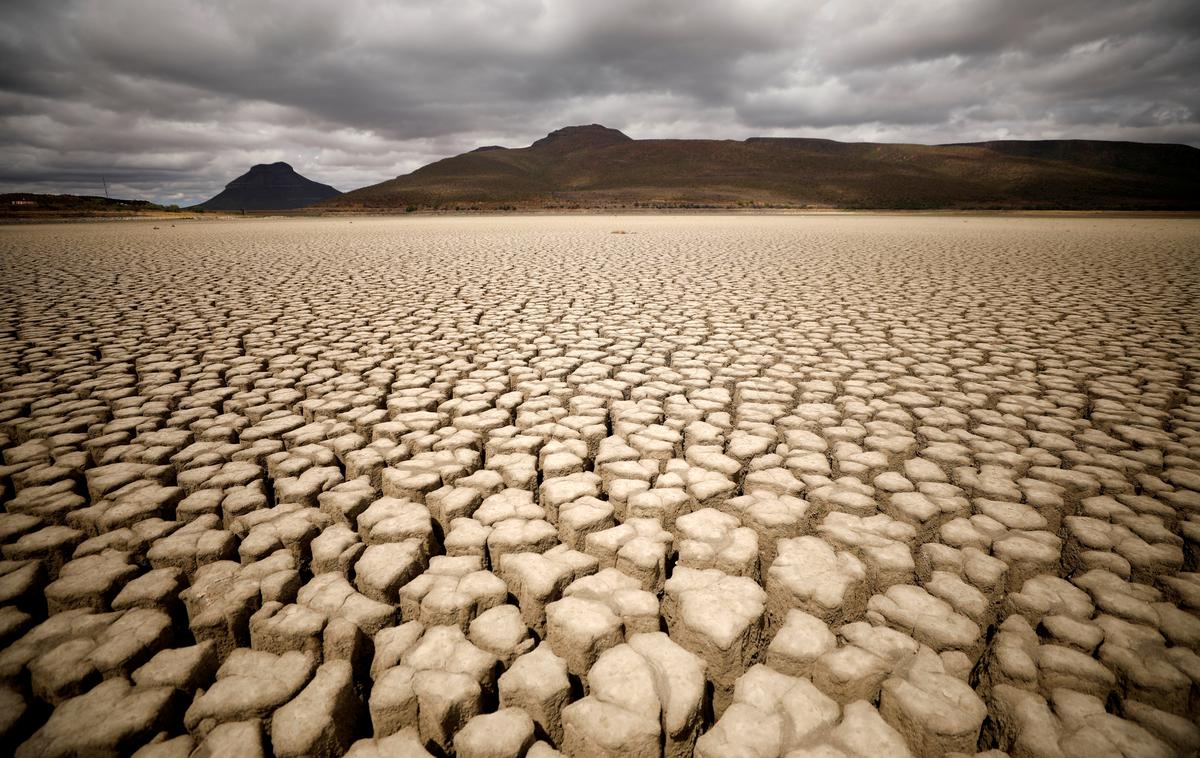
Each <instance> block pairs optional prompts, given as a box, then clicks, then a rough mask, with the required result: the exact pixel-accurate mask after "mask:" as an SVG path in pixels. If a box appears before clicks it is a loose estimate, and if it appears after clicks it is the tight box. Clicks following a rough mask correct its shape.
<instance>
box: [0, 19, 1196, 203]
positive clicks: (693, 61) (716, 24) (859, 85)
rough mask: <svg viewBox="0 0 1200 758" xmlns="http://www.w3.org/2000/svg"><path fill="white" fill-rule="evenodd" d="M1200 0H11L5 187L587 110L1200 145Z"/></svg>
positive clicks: (540, 125) (526, 125) (403, 138)
mask: <svg viewBox="0 0 1200 758" xmlns="http://www.w3.org/2000/svg"><path fill="white" fill-rule="evenodd" d="M1198 74H1200V4H1198V3H1196V2H1195V0H1056V2H1053V3H1047V2H1044V0H899V1H898V2H884V1H883V0H830V1H828V2H825V1H820V0H742V1H740V2H737V3H729V2H723V1H719V0H687V1H686V2H682V1H681V2H664V1H663V0H606V2H604V3H596V2H591V1H590V0H561V1H559V0H554V1H552V2H545V1H544V0H456V2H453V3H445V2H439V1H437V0H408V1H406V2H381V1H379V0H340V1H339V2H338V3H329V2H317V1H316V0H256V2H254V3H245V2H235V0H224V1H214V0H172V2H169V3H163V2H160V1H159V0H92V1H86V0H85V1H72V0H62V1H61V2H44V1H43V0H7V2H5V3H4V4H3V7H0V191H16V190H28V191H43V192H81V193H89V194H98V193H99V192H100V191H101V184H100V182H101V177H106V178H107V179H108V182H109V184H110V186H111V187H112V188H113V192H114V195H120V196H126V197H146V198H150V199H155V200H159V201H161V202H177V203H180V204H187V203H192V202H198V201H200V200H202V199H204V198H206V197H209V196H211V195H213V194H215V193H216V192H217V191H219V190H220V189H221V188H222V187H223V186H224V184H225V183H226V182H227V181H229V180H230V179H232V178H234V177H235V176H237V175H238V174H240V173H242V172H244V171H245V170H246V169H247V168H248V167H249V166H250V165H251V164H254V163H262V162H269V161H275V160H286V161H288V162H289V163H291V164H292V165H293V166H295V167H296V169H297V170H298V171H300V173H302V174H304V175H306V176H308V177H310V178H312V179H315V180H317V181H321V182H325V183H328V184H333V185H334V186H336V187H338V188H339V189H343V190H346V189H353V188H356V187H360V186H364V185H366V184H372V183H375V182H378V181H382V180H384V179H388V178H391V177H393V176H396V175H398V174H402V173H407V172H408V171H411V170H412V169H414V168H416V167H418V166H420V165H423V164H424V163H428V162H429V161H431V160H436V159H437V158H441V157H444V156H446V155H451V154H455V153H459V152H462V151H464V150H469V149H471V148H473V147H476V146H478V145H482V144H503V145H510V146H523V145H527V144H529V143H530V142H532V141H533V140H534V139H536V138H538V137H540V136H542V135H544V134H545V133H546V132H548V131H550V130H551V129H554V128H557V127H559V126H563V125H566V124H575V123H591V122H600V123H603V124H605V125H607V126H612V127H616V128H619V129H622V130H623V131H625V132H626V133H628V134H629V135H630V136H633V137H635V138H647V137H723V138H736V139H740V138H744V137H747V136H753V135H805V136H823V137H829V138H833V139H841V140H879V141H912V142H964V141H976V140H982V139H996V138H1013V139H1037V138H1092V139H1130V140H1143V141H1155V142H1184V143H1190V144H1193V145H1198V146H1200V75H1198Z"/></svg>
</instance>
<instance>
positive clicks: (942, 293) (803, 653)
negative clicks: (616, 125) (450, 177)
mask: <svg viewBox="0 0 1200 758" xmlns="http://www.w3.org/2000/svg"><path fill="white" fill-rule="evenodd" d="M618 230H619V231H622V232H628V233H625V234H613V233H612V232H614V231H618ZM1198 372H1200V222H1197V221H1190V220H1152V219H1112V218H1074V219H1067V218H1059V219H1055V218H1036V219H1029V218H1015V217H993V218H979V217H973V218H968V217H941V218H936V217H928V218H922V217H903V216H890V217H889V216H839V217H820V216H810V217H660V218H655V217H628V218H607V217H599V216H595V217H575V218H563V217H558V218H555V217H542V218H537V217H534V218H480V219H469V218H449V219H407V218H406V219H391V220H371V219H364V218H359V219H355V220H353V221H350V220H346V219H308V220H258V221H255V220H247V221H221V222H202V223H191V224H183V223H180V224H179V225H171V226H168V225H167V224H165V223H162V224H160V225H158V226H154V225H152V224H147V223H125V224H111V225H55V226H38V227H8V228H2V229H0V452H2V455H3V461H2V463H3V467H2V468H0V501H2V503H3V513H0V549H2V553H3V554H2V561H0V648H2V649H0V744H3V745H5V746H6V748H5V752H7V751H8V750H14V751H15V753H16V755H17V756H21V757H22V758H29V757H32V756H73V755H129V754H134V755H137V756H139V757H140V758H149V757H150V756H154V757H157V758H168V757H173V756H179V757H180V758H183V757H184V756H189V755H194V756H221V755H244V756H252V755H274V756H279V757H281V758H282V757H283V756H301V755H305V756H331V755H341V754H343V753H347V754H350V755H353V756H358V757H359V758H367V757H371V756H392V755H424V754H427V753H428V754H433V755H450V754H456V755H459V756H464V757H474V756H488V757H489V758H503V757H508V756H530V757H532V758H547V757H548V756H553V755H559V754H566V755H571V756H660V755H662V756H687V755H693V754H694V755H698V756H704V757H705V758H717V757H719V756H763V757H768V756H788V758H818V757H820V758H882V757H884V756H906V755H913V756H944V755H959V756H962V755H986V756H992V757H994V756H1001V755H1005V754H1007V755H1011V756H1030V757H1035V758H1054V757H1064V756H1071V757H1073V758H1074V757H1075V756H1087V758H1102V757H1103V756H1125V757H1129V758H1132V757H1133V756H1172V755H1177V756H1186V755H1195V754H1196V751H1197V749H1198V748H1200V728H1198V727H1197V726H1196V724H1197V720H1198V718H1200V566H1198V559H1200V373H1198Z"/></svg>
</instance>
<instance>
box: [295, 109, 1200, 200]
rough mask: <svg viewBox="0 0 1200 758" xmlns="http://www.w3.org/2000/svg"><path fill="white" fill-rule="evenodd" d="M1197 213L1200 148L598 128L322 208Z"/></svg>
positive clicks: (367, 190) (480, 153) (449, 163)
mask: <svg viewBox="0 0 1200 758" xmlns="http://www.w3.org/2000/svg"><path fill="white" fill-rule="evenodd" d="M563 207H592V208H621V207H626V208H628V207H649V208H670V207H733V208H736V207H811V208H896V209H922V208H944V209H956V208H960V209H984V208H995V209H1110V210H1123V209H1125V210H1128V209H1140V210H1185V209H1198V208H1200V150H1197V149H1196V148H1193V147H1189V146H1187V145H1168V144H1143V143H1136V142H1101V141H1090V140H1047V141H1029V142H1025V141H1002V142H978V143H966V144H955V145H910V144H880V143H870V142H857V143H846V142H835V141H832V140H823V139H798V138H772V137H754V138H750V139H747V140H744V141H737V140H682V139H661V140H634V139H630V138H629V137H628V136H626V135H625V134H622V133H621V132H619V131H617V130H615V129H608V128H606V127H603V126H600V125H598V124H592V125H590V126H571V127H566V128H564V129H559V130H557V131H554V132H551V133H550V134H549V135H547V136H546V137H544V138H542V139H539V140H537V141H536V142H534V143H533V144H532V145H530V146H529V147H524V148H516V149H506V148H500V147H496V146H488V147H486V148H479V149H476V150H473V151H471V152H469V153H464V154H462V155H457V156H454V157H452V158H446V159H444V160H440V161H437V162H435V163H431V164H429V165H428V166H425V167H423V168H419V169H417V170H416V171H414V172H412V173H411V174H406V175H404V176H400V177H397V178H395V179H392V180H389V181H385V182H382V183H380V184H376V185H373V186H370V187H364V188H362V189H358V190H354V191H352V192H348V193H346V194H344V195H340V196H338V197H335V198H332V199H330V200H326V201H324V202H322V203H321V204H320V205H319V206H318V208H319V209H327V210H397V209H408V210H414V209H418V208H480V209H496V208H563Z"/></svg>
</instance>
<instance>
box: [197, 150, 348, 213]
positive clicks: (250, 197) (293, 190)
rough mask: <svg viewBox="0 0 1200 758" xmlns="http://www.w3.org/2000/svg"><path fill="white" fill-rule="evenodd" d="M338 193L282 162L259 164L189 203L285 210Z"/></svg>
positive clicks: (230, 208)
mask: <svg viewBox="0 0 1200 758" xmlns="http://www.w3.org/2000/svg"><path fill="white" fill-rule="evenodd" d="M340 194H342V193H341V192H338V191H337V190H335V189H334V188H333V187H330V186H329V185H328V184H318V183H317V182H314V181H313V180H311V179H305V178H304V177H303V176H300V174H297V173H296V172H295V170H293V169H292V167H291V166H289V165H288V164H286V163H283V162H280V163H260V164H258V165H257V166H252V167H251V168H250V170H249V171H247V172H246V173H244V174H242V175H241V176H239V177H238V178H237V179H234V180H233V181H232V182H230V183H229V184H226V185H225V189H224V190H223V191H222V192H221V193H220V194H218V195H217V196H216V197H213V198H211V199H209V200H206V201H204V202H203V203H200V204H199V205H195V206H193V208H194V209H195V210H202V211H241V210H246V211H286V210H293V209H295V208H303V207H305V206H307V205H312V204H313V203H316V202H320V201H321V200H328V199H329V198H331V197H337V196H338V195H340Z"/></svg>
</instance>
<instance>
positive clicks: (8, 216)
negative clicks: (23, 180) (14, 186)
mask: <svg viewBox="0 0 1200 758" xmlns="http://www.w3.org/2000/svg"><path fill="white" fill-rule="evenodd" d="M178 211H179V208H178V207H175V206H162V205H155V204H154V203H151V202H149V201H148V200H116V199H110V198H107V197H100V196H98V195H43V194H38V193H34V192H13V193H9V194H3V195H0V220H4V221H18V220H19V221H24V220H37V219H56V218H116V217H126V216H159V215H162V214H166V213H177V212H178Z"/></svg>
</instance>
